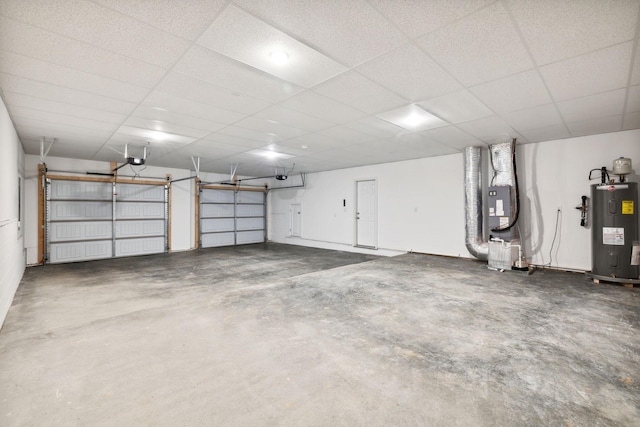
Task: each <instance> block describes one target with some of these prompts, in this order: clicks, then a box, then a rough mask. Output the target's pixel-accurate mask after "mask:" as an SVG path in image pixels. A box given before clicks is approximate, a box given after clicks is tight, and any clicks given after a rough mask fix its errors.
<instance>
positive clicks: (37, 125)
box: [15, 119, 113, 158]
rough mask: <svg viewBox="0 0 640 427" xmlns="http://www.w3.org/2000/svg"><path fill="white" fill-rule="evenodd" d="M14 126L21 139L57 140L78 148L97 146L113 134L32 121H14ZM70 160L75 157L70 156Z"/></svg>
mask: <svg viewBox="0 0 640 427" xmlns="http://www.w3.org/2000/svg"><path fill="white" fill-rule="evenodd" d="M15 125H16V130H17V131H18V135H20V137H21V138H22V135H24V136H26V137H34V138H42V137H45V138H58V140H59V141H61V142H65V143H69V142H72V143H76V144H78V145H79V146H83V145H92V146H95V145H98V146H99V145H101V144H102V143H104V142H105V141H106V140H108V139H109V136H111V134H112V133H113V132H111V131H105V130H97V129H88V128H81V127H76V126H69V125H66V124H59V123H46V122H42V121H40V120H34V119H19V120H16V123H15ZM38 152H39V150H38ZM72 158H77V157H75V156H72Z"/></svg>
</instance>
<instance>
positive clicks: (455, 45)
mask: <svg viewBox="0 0 640 427" xmlns="http://www.w3.org/2000/svg"><path fill="white" fill-rule="evenodd" d="M417 43H418V45H420V46H422V47H423V48H424V49H425V50H426V52H427V53H429V54H430V55H431V56H432V57H433V58H434V59H435V60H436V62H438V63H439V64H440V65H441V66H442V67H444V69H445V70H447V71H448V72H450V73H451V74H453V75H454V76H455V77H456V78H457V79H458V80H459V81H460V82H462V83H463V84H464V85H466V86H473V85H477V84H481V83H485V82H488V81H491V80H495V79H499V78H501V77H505V76H508V75H510V74H515V73H519V72H522V71H525V70H528V69H531V68H533V62H532V60H531V58H530V57H529V54H528V53H527V50H526V48H525V46H524V45H523V44H522V42H521V41H520V37H519V35H518V32H517V31H516V29H515V28H514V26H513V23H512V22H511V19H510V18H509V15H508V13H507V11H506V10H505V9H504V7H503V6H502V3H501V2H496V3H494V4H492V5H490V6H487V7H485V8H483V9H481V10H479V11H478V12H476V13H474V14H472V15H469V16H467V17H465V18H462V19H460V20H458V21H456V22H454V23H452V24H450V25H448V26H446V27H444V28H442V29H440V30H438V31H435V32H433V33H431V34H428V35H426V36H425V37H422V38H420V39H417Z"/></svg>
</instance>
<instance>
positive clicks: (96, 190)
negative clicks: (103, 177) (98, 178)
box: [49, 180, 113, 200]
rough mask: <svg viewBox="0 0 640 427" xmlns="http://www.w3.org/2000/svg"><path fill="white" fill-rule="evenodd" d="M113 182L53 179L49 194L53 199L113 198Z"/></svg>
mask: <svg viewBox="0 0 640 427" xmlns="http://www.w3.org/2000/svg"><path fill="white" fill-rule="evenodd" d="M112 191H113V184H111V183H109V182H87V181H61V180H53V181H51V187H50V190H49V194H50V197H51V199H52V200H56V199H75V200H111V197H112V194H111V193H112Z"/></svg>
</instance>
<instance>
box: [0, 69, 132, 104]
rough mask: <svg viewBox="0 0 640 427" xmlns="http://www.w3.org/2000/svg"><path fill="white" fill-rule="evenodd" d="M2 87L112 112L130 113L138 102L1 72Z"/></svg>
mask: <svg viewBox="0 0 640 427" xmlns="http://www.w3.org/2000/svg"><path fill="white" fill-rule="evenodd" d="M0 87H1V88H2V89H3V90H6V91H7V92H15V93H20V94H23V95H31V96H32V97H34V98H41V99H43V100H44V101H59V102H64V103H65V104H71V105H78V106H83V107H93V108H96V109H99V110H104V111H108V112H112V113H121V114H129V113H130V112H131V111H133V110H134V109H135V107H136V104H135V103H133V102H130V101H127V100H125V99H121V98H112V97H108V96H102V95H96V94H93V93H89V92H84V91H80V90H75V89H69V88H66V87H62V86H58V85H56V84H53V83H48V82H41V81H37V80H32V79H27V78H23V77H18V76H13V75H8V74H3V73H0Z"/></svg>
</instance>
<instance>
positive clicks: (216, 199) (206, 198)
mask: <svg viewBox="0 0 640 427" xmlns="http://www.w3.org/2000/svg"><path fill="white" fill-rule="evenodd" d="M233 198H234V194H233V191H230V190H213V189H205V190H203V191H202V192H201V193H200V203H231V204H233Z"/></svg>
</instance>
